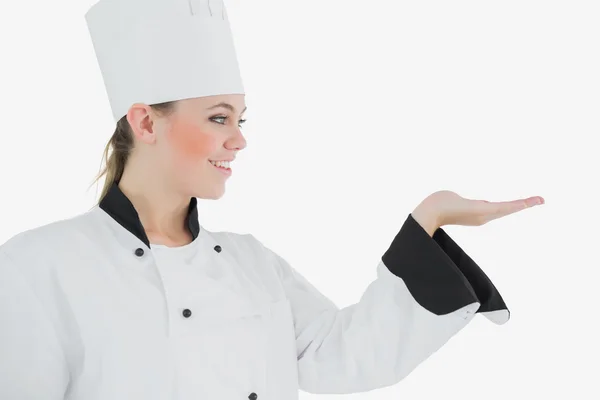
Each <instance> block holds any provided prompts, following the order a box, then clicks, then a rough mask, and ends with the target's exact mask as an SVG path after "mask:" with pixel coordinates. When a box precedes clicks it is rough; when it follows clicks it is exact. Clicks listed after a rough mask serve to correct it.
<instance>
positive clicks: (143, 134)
mask: <svg viewBox="0 0 600 400" xmlns="http://www.w3.org/2000/svg"><path fill="white" fill-rule="evenodd" d="M127 121H128V122H129V125H130V126H131V130H132V133H133V137H134V139H135V140H139V141H141V142H143V143H147V144H152V143H154V142H155V141H156V132H155V122H156V115H155V114H154V112H153V111H152V108H151V107H150V106H148V105H147V104H143V103H135V104H133V105H132V106H131V107H130V108H129V111H128V112H127Z"/></svg>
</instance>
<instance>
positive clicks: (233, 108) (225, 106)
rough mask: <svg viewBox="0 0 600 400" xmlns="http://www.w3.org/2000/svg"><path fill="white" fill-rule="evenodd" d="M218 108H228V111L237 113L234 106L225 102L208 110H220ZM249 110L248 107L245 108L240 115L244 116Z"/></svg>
mask: <svg viewBox="0 0 600 400" xmlns="http://www.w3.org/2000/svg"><path fill="white" fill-rule="evenodd" d="M218 107H223V108H226V109H228V110H230V111H231V112H235V107H234V106H232V105H231V104H229V103H224V102H221V103H219V104H215V105H214V106H212V107H209V108H207V110H212V109H213V108H218ZM247 108H248V106H246V107H244V109H243V110H242V112H241V113H240V114H242V113H243V112H244V111H246V109H247Z"/></svg>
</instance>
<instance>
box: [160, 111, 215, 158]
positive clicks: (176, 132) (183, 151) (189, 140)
mask: <svg viewBox="0 0 600 400" xmlns="http://www.w3.org/2000/svg"><path fill="white" fill-rule="evenodd" d="M167 137H168V139H169V142H170V145H171V147H172V148H173V151H174V153H175V154H174V155H175V156H176V157H177V158H181V159H183V160H186V161H201V160H204V159H207V158H208V157H209V155H210V154H211V153H213V152H214V151H213V149H214V147H215V139H214V137H212V136H211V135H209V134H208V133H205V132H203V131H202V129H200V128H199V127H198V126H196V125H194V124H192V123H189V122H185V121H181V120H177V121H174V122H173V124H172V126H171V130H170V131H169V134H168V135H167Z"/></svg>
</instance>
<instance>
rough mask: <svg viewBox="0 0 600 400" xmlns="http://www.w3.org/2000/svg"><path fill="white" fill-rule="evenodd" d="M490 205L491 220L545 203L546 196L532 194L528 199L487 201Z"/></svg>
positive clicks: (489, 214)
mask: <svg viewBox="0 0 600 400" xmlns="http://www.w3.org/2000/svg"><path fill="white" fill-rule="evenodd" d="M486 203H487V204H488V207H489V213H488V216H489V220H492V219H497V218H502V217H505V216H507V215H510V214H514V213H516V212H518V211H522V210H525V209H526V208H531V207H534V206H537V205H540V204H544V198H543V197H541V196H532V197H528V198H526V199H519V200H512V201H499V202H492V203H491V202H486Z"/></svg>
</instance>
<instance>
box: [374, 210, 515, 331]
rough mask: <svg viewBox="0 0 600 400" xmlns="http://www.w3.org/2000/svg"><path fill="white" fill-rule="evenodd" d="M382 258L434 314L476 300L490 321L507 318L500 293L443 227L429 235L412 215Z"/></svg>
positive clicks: (480, 311) (497, 321)
mask: <svg viewBox="0 0 600 400" xmlns="http://www.w3.org/2000/svg"><path fill="white" fill-rule="evenodd" d="M381 259H382V261H383V263H384V264H385V266H386V267H387V268H388V269H389V270H390V272H392V273H393V274H394V275H396V276H398V277H399V278H401V279H402V280H403V281H404V282H405V284H406V286H407V287H408V290H409V291H410V293H411V295H412V296H413V297H414V299H415V300H416V301H417V302H418V303H419V304H420V305H421V306H423V307H424V308H426V309H427V310H429V311H431V312H432V313H434V314H436V315H443V314H448V313H451V312H454V311H456V310H458V309H460V308H462V307H464V306H466V305H468V304H472V303H474V302H479V303H480V304H481V306H480V308H479V309H478V310H477V312H478V313H482V314H484V315H485V316H486V317H487V318H489V319H490V320H491V321H493V322H495V323H497V324H501V323H504V322H506V321H507V320H508V318H509V315H510V313H509V311H508V309H507V307H506V304H505V303H504V300H503V299H502V296H500V293H499V292H498V290H497V289H496V287H495V286H494V284H493V283H492V282H491V281H490V279H489V278H488V277H487V275H486V274H485V273H484V272H483V271H482V270H481V268H480V267H479V266H478V265H477V264H476V263H475V262H474V261H473V260H472V259H471V258H470V257H469V256H468V255H467V254H466V253H465V252H464V251H463V250H462V249H461V248H460V247H459V246H458V245H457V244H456V243H455V242H454V241H453V240H452V238H450V236H448V234H447V233H446V232H445V231H444V230H443V229H442V228H438V229H437V230H436V231H435V233H434V234H433V237H431V236H429V234H428V233H427V232H426V231H425V230H424V229H423V227H422V226H421V225H419V223H418V222H417V221H416V220H415V219H414V218H413V217H412V214H409V215H408V218H407V219H406V221H405V222H404V225H403V226H402V228H401V229H400V232H398V234H397V235H396V237H395V238H394V240H393V241H392V244H391V245H390V247H389V248H388V250H387V251H386V252H385V253H384V255H383V257H382V258H381Z"/></svg>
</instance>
